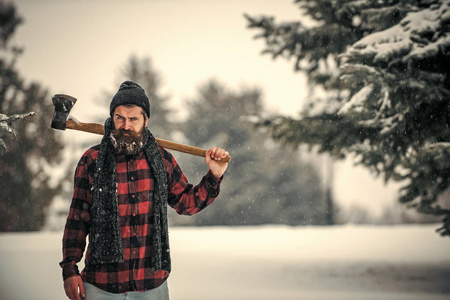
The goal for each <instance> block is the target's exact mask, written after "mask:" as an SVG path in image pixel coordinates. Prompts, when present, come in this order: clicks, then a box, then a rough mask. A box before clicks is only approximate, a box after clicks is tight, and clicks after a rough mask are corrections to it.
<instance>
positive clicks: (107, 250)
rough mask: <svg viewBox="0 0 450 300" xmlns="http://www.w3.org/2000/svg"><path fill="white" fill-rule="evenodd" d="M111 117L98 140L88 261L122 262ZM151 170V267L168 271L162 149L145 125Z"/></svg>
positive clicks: (164, 175)
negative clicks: (100, 138) (101, 137)
mask: <svg viewBox="0 0 450 300" xmlns="http://www.w3.org/2000/svg"><path fill="white" fill-rule="evenodd" d="M113 129H114V124H113V121H112V119H111V118H108V119H107V120H106V122H105V135H104V136H103V139H102V141H101V144H100V151H99V154H98V157H97V161H96V166H95V170H94V179H93V186H92V207H91V220H92V225H91V229H90V242H89V247H90V251H91V257H90V263H92V264H104V263H114V262H123V261H124V258H123V246H122V238H121V236H120V224H119V212H118V203H117V178H116V161H115V157H114V146H113V144H112V141H111V131H112V130H113ZM142 151H143V152H144V154H145V156H146V159H147V161H148V164H149V166H150V168H149V169H150V170H149V171H150V172H151V173H152V174H153V177H154V180H155V184H154V187H155V190H154V193H153V199H150V201H152V200H153V214H150V215H151V217H152V218H153V220H152V222H151V224H153V227H152V233H153V237H152V267H153V268H154V270H161V269H164V270H168V271H170V254H169V235H168V225H167V177H166V172H165V167H164V163H163V160H162V156H161V152H160V151H159V149H158V145H157V143H156V140H155V138H154V137H153V135H152V133H151V132H150V131H149V130H148V128H146V127H145V128H144V129H143V147H142Z"/></svg>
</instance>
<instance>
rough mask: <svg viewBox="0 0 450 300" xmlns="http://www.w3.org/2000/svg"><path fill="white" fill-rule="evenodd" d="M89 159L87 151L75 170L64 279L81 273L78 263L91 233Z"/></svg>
mask: <svg viewBox="0 0 450 300" xmlns="http://www.w3.org/2000/svg"><path fill="white" fill-rule="evenodd" d="M88 161H89V157H88V156H87V154H86V153H85V155H83V157H82V158H81V159H80V162H79V163H78V165H77V168H76V170H75V178H74V189H73V197H72V203H71V205H70V210H69V214H68V216H67V221H66V226H65V228H64V236H63V260H62V261H61V262H60V264H59V265H60V266H61V268H62V271H63V279H64V280H66V279H67V278H69V277H72V276H75V275H79V274H80V272H79V270H78V266H77V263H78V262H80V260H81V258H82V257H83V253H84V250H85V247H86V236H87V234H88V233H89V227H90V207H91V203H92V200H91V192H90V188H91V186H92V178H91V177H90V175H89V172H88V165H87V162H88Z"/></svg>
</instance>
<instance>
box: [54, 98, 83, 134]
mask: <svg viewBox="0 0 450 300" xmlns="http://www.w3.org/2000/svg"><path fill="white" fill-rule="evenodd" d="M52 101H53V106H54V107H55V112H54V113H53V119H52V125H51V126H52V128H54V129H59V130H66V120H67V117H68V116H69V113H70V110H71V109H72V107H73V106H74V105H75V102H77V99H76V98H74V97H72V96H69V95H64V94H56V95H54V96H53V97H52Z"/></svg>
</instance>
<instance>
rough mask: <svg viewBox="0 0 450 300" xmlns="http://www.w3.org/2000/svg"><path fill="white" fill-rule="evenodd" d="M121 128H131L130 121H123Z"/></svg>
mask: <svg viewBox="0 0 450 300" xmlns="http://www.w3.org/2000/svg"><path fill="white" fill-rule="evenodd" d="M123 129H125V130H129V129H131V122H130V121H128V120H125V122H124V124H123Z"/></svg>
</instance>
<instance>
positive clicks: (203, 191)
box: [60, 146, 221, 293]
mask: <svg viewBox="0 0 450 300" xmlns="http://www.w3.org/2000/svg"><path fill="white" fill-rule="evenodd" d="M160 151H161V154H162V157H163V161H164V166H165V169H166V174H167V185H168V203H169V205H170V206H171V207H173V208H174V209H175V210H176V211H177V213H179V214H182V215H193V214H195V213H198V212H200V211H202V210H203V209H204V208H205V207H207V206H208V205H209V204H211V203H212V202H213V201H214V199H215V198H216V197H217V195H218V194H219V187H220V182H221V179H216V178H215V177H214V176H213V175H212V174H211V172H210V171H209V172H208V174H207V175H206V176H204V177H203V178H202V180H201V181H200V183H199V184H198V185H197V186H193V185H192V184H189V183H188V181H187V179H186V176H185V175H184V174H183V172H182V171H181V169H180V167H179V166H178V164H177V162H176V161H175V159H174V158H173V156H172V155H171V154H170V153H169V152H168V151H166V150H165V149H162V148H160ZM98 152H99V147H98V146H96V147H92V148H91V149H89V150H88V151H86V152H85V153H84V154H83V156H82V157H81V159H80V161H79V163H78V166H77V168H76V171H75V183H74V191H73V199H72V204H71V206H70V211H69V215H68V217H67V222H66V227H65V230H64V237H63V261H62V262H61V263H60V266H61V267H62V269H63V278H64V280H65V279H67V278H69V277H71V276H75V275H79V271H78V267H77V265H76V264H77V263H78V262H79V261H80V260H81V258H82V256H83V252H84V250H85V246H86V236H87V235H88V234H89V228H90V207H91V204H92V198H91V187H92V179H93V171H94V168H95V161H96V158H97V156H98ZM116 170H117V196H118V208H119V222H120V234H121V237H122V244H123V256H124V262H122V263H109V264H103V265H90V264H89V258H90V249H89V246H88V249H87V250H86V256H85V268H84V270H83V271H82V272H81V277H82V279H83V281H86V282H89V283H91V284H93V285H95V286H97V287H98V288H100V289H102V290H105V291H108V292H111V293H124V292H128V291H145V290H149V289H153V288H156V287H158V286H160V285H161V284H162V283H163V282H164V281H165V280H166V279H167V277H168V276H169V272H168V271H166V270H156V271H154V270H153V269H152V267H151V255H152V247H151V245H152V221H151V220H152V218H151V217H150V214H152V210H153V202H152V200H151V199H152V197H151V193H153V190H154V178H153V175H152V174H151V172H149V166H148V163H147V160H146V159H145V155H144V153H143V152H141V153H140V154H138V155H116Z"/></svg>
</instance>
